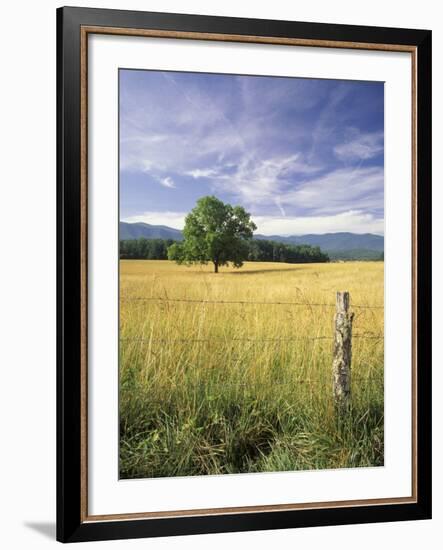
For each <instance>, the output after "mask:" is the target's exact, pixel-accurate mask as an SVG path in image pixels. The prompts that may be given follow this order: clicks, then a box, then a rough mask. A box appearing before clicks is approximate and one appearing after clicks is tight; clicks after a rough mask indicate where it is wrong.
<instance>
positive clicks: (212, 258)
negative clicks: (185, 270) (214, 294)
mask: <svg viewBox="0 0 443 550" xmlns="http://www.w3.org/2000/svg"><path fill="white" fill-rule="evenodd" d="M255 229H257V227H256V225H255V223H254V222H253V221H252V220H251V215H250V214H249V213H248V212H246V211H245V209H244V208H242V207H241V206H231V205H230V204H225V203H224V202H222V201H221V200H219V199H217V198H216V197H203V198H201V199H199V200H198V201H197V205H196V206H195V208H193V209H192V210H191V212H190V213H189V214H188V215H187V216H186V219H185V228H184V229H183V237H184V240H183V242H181V243H174V244H173V245H171V246H170V247H169V248H168V258H169V259H170V260H175V261H176V262H177V263H178V264H187V265H190V264H193V263H199V264H207V263H208V262H212V263H213V264H214V273H218V268H219V266H221V265H228V263H229V262H231V263H232V264H233V266H234V267H241V266H242V265H243V261H244V260H245V259H246V258H247V257H248V252H249V241H250V240H251V239H252V233H253V231H255Z"/></svg>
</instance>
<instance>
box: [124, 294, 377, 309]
mask: <svg viewBox="0 0 443 550" xmlns="http://www.w3.org/2000/svg"><path fill="white" fill-rule="evenodd" d="M120 300H122V301H124V302H160V303H169V302H178V303H180V302H182V303H191V304H227V305H229V304H240V305H267V306H304V307H334V308H335V307H336V304H327V303H318V302H268V301H254V302H250V301H246V300H194V299H190V298H156V297H138V296H120ZM352 307H353V308H359V309H383V308H384V306H383V305H373V306H370V305H365V304H352Z"/></svg>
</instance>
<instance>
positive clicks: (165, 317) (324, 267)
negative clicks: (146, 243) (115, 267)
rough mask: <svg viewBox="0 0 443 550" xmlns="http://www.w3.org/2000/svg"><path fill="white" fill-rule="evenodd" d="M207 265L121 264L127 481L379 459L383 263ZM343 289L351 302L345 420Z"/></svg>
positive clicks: (344, 464) (122, 465) (366, 462)
mask: <svg viewBox="0 0 443 550" xmlns="http://www.w3.org/2000/svg"><path fill="white" fill-rule="evenodd" d="M212 271H213V266H211V265H208V266H193V267H186V266H178V265H176V264H174V263H173V262H169V261H161V260H152V261H149V260H140V261H138V260H122V261H121V262H120V476H121V478H140V477H169V476H189V475H215V474H233V473H246V472H266V471H287V470H304V469H327V468H351V467H371V466H381V465H383V449H384V436H383V426H384V417H383V342H384V341H383V311H384V310H383V308H382V307H379V306H380V305H382V304H383V280H384V279H383V262H346V263H323V264H284V263H259V262H247V263H245V265H244V266H243V267H242V268H241V269H233V268H222V269H221V270H220V273H218V274H214V273H213V272H212ZM338 290H348V291H349V292H350V295H351V310H353V311H354V312H355V318H354V329H353V332H354V338H353V361H352V404H351V409H350V410H349V412H348V414H347V415H346V416H345V417H344V418H341V417H340V416H338V415H337V414H336V412H335V409H334V402H333V399H332V379H331V376H332V375H331V365H332V335H333V316H334V311H335V309H334V305H335V294H336V292H337V291H338ZM270 302H271V303H270ZM296 304H298V305H296ZM353 305H354V308H353V307H352V306H353ZM356 306H359V307H356ZM374 306H378V307H374Z"/></svg>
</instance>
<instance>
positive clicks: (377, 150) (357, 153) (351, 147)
mask: <svg viewBox="0 0 443 550" xmlns="http://www.w3.org/2000/svg"><path fill="white" fill-rule="evenodd" d="M383 149H384V136H383V132H373V133H366V134H361V133H360V132H359V131H358V130H355V129H354V131H353V132H351V135H350V137H349V138H348V140H347V141H345V142H344V143H340V144H339V145H336V146H335V147H334V153H335V154H336V156H337V157H338V158H339V159H340V160H344V161H352V160H368V159H370V158H373V157H375V156H376V155H379V154H381V153H383Z"/></svg>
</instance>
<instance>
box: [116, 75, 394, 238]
mask: <svg viewBox="0 0 443 550" xmlns="http://www.w3.org/2000/svg"><path fill="white" fill-rule="evenodd" d="M383 164H384V86H383V83H381V82H355V81H339V80H317V79H301V78H281V77H263V76H238V75H217V74H203V73H181V72H163V71H137V70H126V69H125V70H120V218H121V219H122V220H124V221H128V222H136V221H143V222H146V223H151V224H163V225H168V226H170V227H175V228H178V229H181V228H182V227H183V223H184V217H185V215H186V214H187V212H189V210H191V208H193V207H194V205H195V202H196V201H197V199H198V198H199V197H202V196H205V195H215V196H217V197H218V198H220V199H221V200H223V201H225V202H229V203H231V204H240V205H242V206H243V207H245V208H246V210H247V211H248V212H250V213H251V215H252V218H253V219H254V221H255V223H256V224H257V226H258V230H257V232H258V233H262V234H265V235H276V234H280V235H291V234H294V235H296V234H299V235H300V234H304V233H326V232H337V231H352V232H355V233H366V232H370V233H378V234H383V225H384V206H383V202H384V174H383V171H384V169H383Z"/></svg>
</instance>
